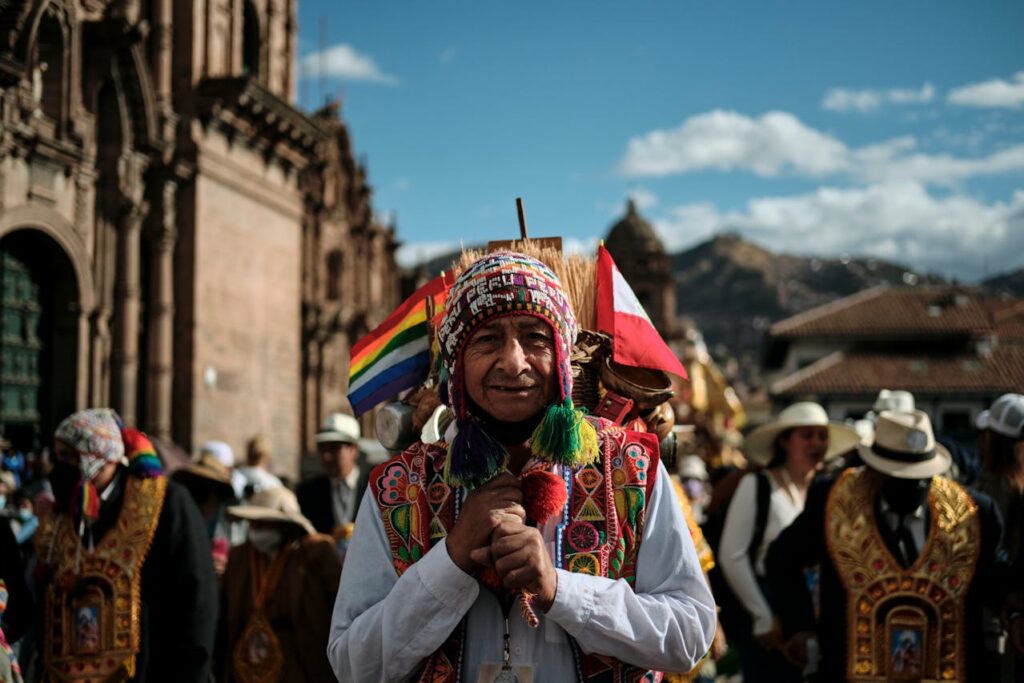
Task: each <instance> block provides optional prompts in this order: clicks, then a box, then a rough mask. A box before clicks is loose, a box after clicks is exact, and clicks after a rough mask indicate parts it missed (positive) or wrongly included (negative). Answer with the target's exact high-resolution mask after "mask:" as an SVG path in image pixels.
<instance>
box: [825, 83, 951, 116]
mask: <svg viewBox="0 0 1024 683" xmlns="http://www.w3.org/2000/svg"><path fill="white" fill-rule="evenodd" d="M934 98H935V87H934V86H933V85H932V84H931V83H925V84H924V85H922V86H921V87H920V89H918V90H913V89H909V88H890V89H889V90H850V89H848V88H832V89H830V90H829V91H828V92H827V93H825V98H824V99H823V100H822V101H821V106H822V107H823V108H825V109H828V110H831V111H838V112H848V111H857V112H861V113H865V112H869V111H874V110H876V109H879V108H880V107H882V106H883V105H886V104H926V103H928V102H931V101H932V100H933V99H934Z"/></svg>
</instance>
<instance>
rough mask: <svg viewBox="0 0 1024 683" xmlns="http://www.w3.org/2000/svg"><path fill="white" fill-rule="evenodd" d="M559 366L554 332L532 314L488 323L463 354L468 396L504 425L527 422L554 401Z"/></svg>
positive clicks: (480, 328)
mask: <svg viewBox="0 0 1024 683" xmlns="http://www.w3.org/2000/svg"><path fill="white" fill-rule="evenodd" d="M555 365H556V359H555V337H554V332H553V331H552V329H551V326H550V325H548V324H547V323H546V322H545V321H543V320H541V319H540V318H537V317H535V316H532V315H512V316H506V317H503V318H498V319H496V320H492V321H490V322H488V323H484V324H483V325H481V326H480V327H479V328H478V329H477V330H476V331H475V332H474V333H473V336H471V337H470V338H469V341H468V342H466V346H465V349H464V350H463V352H462V367H463V373H464V376H465V380H466V391H467V392H468V393H469V397H470V398H471V399H473V402H474V403H476V405H477V406H479V407H480V408H481V409H483V410H484V411H485V412H486V413H487V414H488V415H490V416H491V417H493V418H494V419H495V420H498V421H500V422H522V421H523V420H527V419H529V418H531V417H533V416H534V415H536V414H537V413H539V412H540V411H542V410H544V409H545V408H546V407H547V406H548V405H549V404H550V403H551V402H552V400H553V399H554V396H555V393H556V390H557V384H556V383H557V372H556V368H555Z"/></svg>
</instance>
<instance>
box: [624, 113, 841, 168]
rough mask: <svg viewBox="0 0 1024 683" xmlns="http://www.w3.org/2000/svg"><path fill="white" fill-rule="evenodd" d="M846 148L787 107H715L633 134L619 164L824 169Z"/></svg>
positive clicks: (835, 165) (838, 161)
mask: <svg viewBox="0 0 1024 683" xmlns="http://www.w3.org/2000/svg"><path fill="white" fill-rule="evenodd" d="M846 154H847V149H846V145H844V144H843V143H842V142H840V141H839V140H837V139H836V138H834V137H832V136H830V135H827V134H825V133H820V132H818V131H816V130H814V129H813V128H810V127H808V126H805V125H804V124H803V123H801V122H800V120H799V119H797V118H796V117H795V116H793V115H792V114H789V113H787V112H781V111H774V112H768V113H767V114H764V115H762V116H761V117H760V118H757V119H752V118H750V117H748V116H744V115H743V114H738V113H736V112H732V111H722V110H715V111H711V112H708V113H706V114H699V115H697V116H693V117H691V118H689V119H687V120H686V121H684V122H683V124H682V125H681V126H679V127H678V128H675V129H672V130H654V131H651V132H649V133H647V134H645V135H643V136H640V137H634V138H632V139H631V140H630V141H629V144H628V146H627V149H626V157H625V159H623V161H622V164H621V170H622V172H623V173H624V174H625V175H627V176H665V175H671V174H675V173H684V172H686V171H695V170H698V169H705V168H713V169H718V170H720V171H731V170H735V169H747V170H751V171H753V172H754V173H757V174H758V175H761V176H769V177H770V176H777V175H780V174H781V173H783V172H784V171H787V170H790V169H792V170H794V171H798V172H800V173H805V174H808V175H824V174H827V173H833V172H835V171H838V170H841V169H842V168H843V166H844V163H845V157H846Z"/></svg>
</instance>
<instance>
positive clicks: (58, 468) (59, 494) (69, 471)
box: [49, 462, 82, 512]
mask: <svg viewBox="0 0 1024 683" xmlns="http://www.w3.org/2000/svg"><path fill="white" fill-rule="evenodd" d="M49 478H50V486H52V487H53V497H54V499H55V500H56V501H57V503H56V508H57V510H58V511H61V512H63V511H67V510H69V509H70V508H71V497H72V496H73V495H74V493H75V487H76V486H78V482H80V481H81V480H82V473H81V472H79V471H78V468H77V467H74V466H72V465H69V464H68V463H66V462H58V463H56V464H55V465H54V466H53V469H52V470H51V471H50V477H49Z"/></svg>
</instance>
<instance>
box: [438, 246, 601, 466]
mask: <svg viewBox="0 0 1024 683" xmlns="http://www.w3.org/2000/svg"><path fill="white" fill-rule="evenodd" d="M511 315H532V316H535V317H537V318H540V319H541V320H543V321H545V322H546V323H548V324H549V325H550V326H551V328H552V330H553V331H554V336H555V355H556V368H557V371H558V391H559V394H558V400H557V401H556V402H553V403H552V404H551V405H550V406H548V408H547V409H546V411H545V414H544V417H543V419H542V420H541V422H540V424H539V425H538V426H537V428H536V430H535V431H534V433H533V436H532V438H531V440H530V448H531V451H532V452H533V455H534V456H535V457H537V458H539V459H541V460H544V461H547V462H552V463H561V464H566V465H580V464H586V463H589V462H593V461H594V460H595V459H596V458H597V456H598V442H597V432H596V430H595V429H594V427H593V426H592V425H590V423H588V422H587V421H586V419H585V418H584V416H583V412H582V411H580V410H579V409H577V408H576V407H575V406H574V405H573V402H572V369H571V365H570V356H571V353H572V347H573V344H574V343H575V341H576V335H577V333H578V331H579V328H578V325H577V323H576V316H575V315H574V314H573V310H572V306H571V304H570V303H569V300H568V298H567V297H566V294H565V291H564V289H563V287H562V284H561V282H560V281H559V279H558V277H557V276H556V275H555V273H554V272H553V271H552V270H551V269H550V268H549V267H548V266H546V265H545V264H544V263H542V262H541V261H539V260H537V259H535V258H532V257H530V256H527V255H525V254H521V253H518V252H513V251H497V252H494V253H490V254H487V255H485V256H482V257H481V258H479V259H477V260H476V261H474V262H473V263H471V264H469V265H468V266H467V267H466V268H465V269H464V270H463V271H462V273H461V274H460V275H459V277H458V279H457V280H456V281H455V284H454V285H453V286H452V288H451V290H450V291H449V292H448V299H447V302H446V304H445V311H444V317H443V318H442V321H441V326H440V328H439V329H438V335H437V336H438V341H439V345H440V352H441V360H442V363H443V371H442V377H443V378H444V380H445V381H444V384H445V385H446V386H442V388H441V395H442V398H443V399H447V402H448V405H449V406H450V408H451V409H452V412H453V413H454V415H455V421H456V429H457V433H456V435H455V437H454V438H453V439H452V442H451V444H450V445H449V448H448V458H447V462H446V465H445V476H446V478H447V479H448V481H449V483H452V484H456V485H467V486H478V485H480V484H482V483H484V482H486V481H488V480H489V479H491V478H493V477H494V476H496V475H497V474H499V473H500V472H501V471H502V470H503V469H504V468H505V467H506V465H507V464H508V458H509V456H508V453H507V451H506V450H505V447H504V446H503V445H502V444H500V443H499V442H498V441H496V440H495V439H494V438H493V437H491V436H490V435H489V434H488V433H487V431H486V429H485V428H484V426H483V424H482V423H481V422H480V419H479V418H478V417H477V416H475V415H473V414H472V412H471V411H470V410H469V401H468V396H467V392H466V386H465V373H464V369H463V362H462V352H463V349H464V347H465V345H466V342H467V341H468V340H469V338H470V337H471V336H472V335H473V333H474V332H475V331H476V330H477V328H479V327H480V326H481V325H483V324H484V323H486V322H488V321H490V320H494V319H496V318H501V317H505V316H511Z"/></svg>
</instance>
